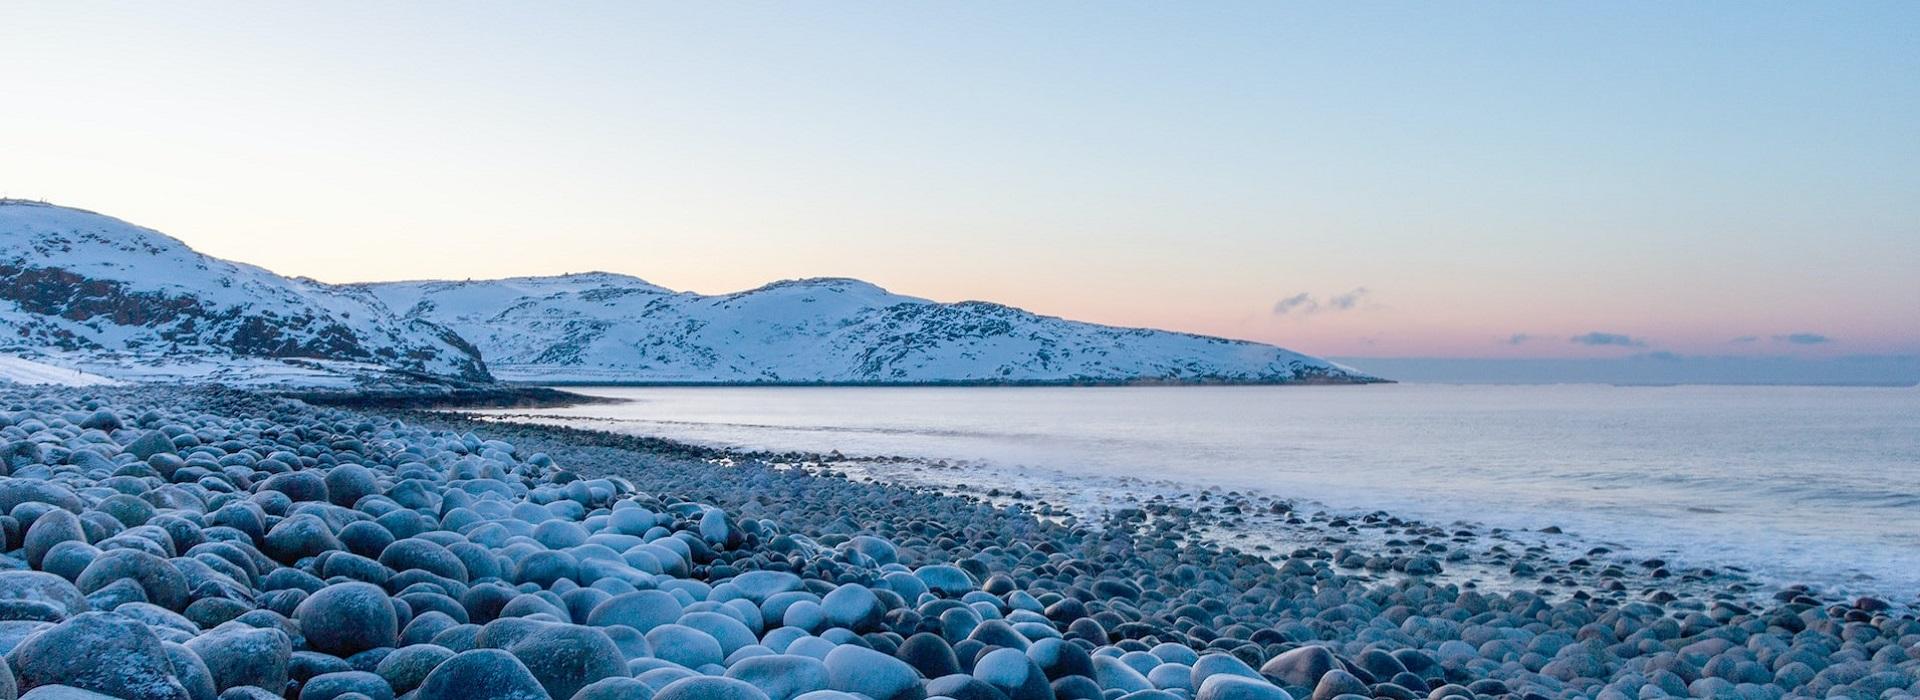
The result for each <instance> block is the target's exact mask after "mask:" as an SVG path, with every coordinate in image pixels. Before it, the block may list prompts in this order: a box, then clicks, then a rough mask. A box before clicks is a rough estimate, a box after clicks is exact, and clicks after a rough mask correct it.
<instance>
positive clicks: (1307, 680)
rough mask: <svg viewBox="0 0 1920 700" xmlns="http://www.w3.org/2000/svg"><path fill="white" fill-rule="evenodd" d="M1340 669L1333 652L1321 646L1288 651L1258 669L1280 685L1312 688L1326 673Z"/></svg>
mask: <svg viewBox="0 0 1920 700" xmlns="http://www.w3.org/2000/svg"><path fill="white" fill-rule="evenodd" d="M1339 667H1340V661H1339V660H1338V659H1335V658H1334V656H1333V652H1330V651H1327V648H1326V647H1323V646H1311V645H1310V646H1304V647H1300V648H1298V649H1291V650H1288V651H1286V652H1284V653H1282V654H1280V655H1279V656H1275V657H1273V659H1272V660H1270V661H1268V662H1267V663H1266V664H1264V665H1262V666H1261V667H1260V673H1262V674H1265V675H1267V676H1270V677H1272V678H1273V679H1274V680H1276V681H1278V682H1279V683H1280V684H1281V685H1289V686H1300V687H1304V688H1312V687H1314V686H1316V685H1318V684H1319V683H1320V677H1321V676H1324V675H1326V673H1327V672H1328V671H1331V670H1333V669H1336V668H1339Z"/></svg>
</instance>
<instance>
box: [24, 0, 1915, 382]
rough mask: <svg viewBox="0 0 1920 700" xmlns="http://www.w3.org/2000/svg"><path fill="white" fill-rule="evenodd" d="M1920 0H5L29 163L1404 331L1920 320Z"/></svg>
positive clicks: (729, 255) (1291, 338)
mask: <svg viewBox="0 0 1920 700" xmlns="http://www.w3.org/2000/svg"><path fill="white" fill-rule="evenodd" d="M1917 35H1920V3H1912V2H1884V3H1877V2H1830V3H1778V2H1695V3H1666V2H1609V3H1510V2H1507V3H1490V2H1465V3H1393V2H1361V3H1314V4H1290V3H1272V2H1252V3H1232V2H1217V3H1164V2H1111V3H996V2H975V3H884V2H883V3H861V2H846V3H832V4H819V3H780V4H774V3H757V2H742V3H722V4H715V3H675V4H666V3H633V2H605V3H601V2H585V1H582V2H569V3H560V4H553V3H466V2H461V3H451V2H447V3H441V2H425V1H422V2H409V3H385V2H353V1H342V2H329V3H294V2H278V1H271V0H269V1H263V2H215V1H213V0H201V1H196V2H188V3H134V2H110V3H103V2H92V1H87V0H82V1H78V2H28V3H5V4H0V67H4V69H5V74H6V79H5V81H4V83H3V84H0V95H4V96H5V97H4V100H3V101H0V196H12V197H22V198H32V199H45V200H48V201H52V202H55V203H58V204H66V205H71V206H77V207H82V208H87V209H92V210H95V211H100V212H102V213H106V214H110V215H114V216H117V217H120V218H123V219H126V220H128V221H132V222H134V223H138V224H141V225H145V226H149V227H153V228H156V229H159V230H161V231H164V232H167V233H169V234H172V235H174V236H177V237H179V238H181V239H183V240H185V241H186V242H187V243H189V244H191V245H193V246H195V247H197V248H199V249H201V250H203V251H205V252H208V253H211V254H215V255H218V256H221V257H226V258H231V259H236V260H241V261H245V262H250V263H254V264H258V265H261V266H264V267H267V268H270V269H273V270H275V271H278V272H281V273H285V274H295V275H305V276H310V277H314V278H318V279H322V280H327V281H333V282H348V281H371V280H393V279H420V278H456V279H459V278H488V277H502V276H511V275H528V274H556V273H564V272H580V271H587V270H608V271H614V272H622V273H628V274H633V275H636V276H639V277H642V278H645V279H647V280H649V281H652V282H654V283H656V284H661V285H664V286H668V287H672V288H676V289H687V290H693V291H698V292H704V293H719V292H728V291H735V290H740V289H746V288H751V287H755V286H759V285H761V284H763V283H766V282H768V281H772V280H776V279H785V278H796V277H815V276H846V277H857V278H861V279H865V280H868V281H871V282H874V283H876V284H880V285H881V286H884V287H887V288H889V289H892V290H894V291H897V292H901V293H905V294H912V295H916V296H922V297H927V298H932V299H936V300H942V301H957V300H963V299H986V300H991V301H997V302H1002V303H1007V304H1012V305H1015V306H1020V307H1023V308H1027V309H1029V310H1033V311H1036V312H1039V313H1044V314H1050V315H1059V316H1065V317H1068V318H1074V319H1079V320H1087V321H1096V322H1102V323H1111V324H1119V325H1128V326H1149V327H1158V328H1169V329H1176V330H1183V331H1191V332H1199V333H1207V334H1213V335H1222V336H1228V337H1235V338H1247V339H1253V340H1260V341H1265V342H1272V343H1276V344H1280V345H1283V346H1286V347H1289V348H1293V349H1296V350H1300V351H1303V352H1309V353H1314V354H1321V355H1329V356H1341V357H1363V358H1364V357H1386V358H1545V359H1577V360H1589V359H1599V360H1606V359H1632V358H1645V357H1677V356H1684V357H1722V358H1724V357H1741V358H1752V357H1786V358H1800V359H1811V360H1818V359H1830V358H1843V357H1854V356H1888V355H1912V354H1920V281H1917V280H1920V275H1916V272H1915V271H1916V270H1917V269H1920V80H1916V79H1915V76H1916V75H1920V45H1917V44H1916V40H1915V38H1914V37H1915V36H1917Z"/></svg>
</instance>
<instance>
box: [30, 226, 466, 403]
mask: <svg viewBox="0 0 1920 700" xmlns="http://www.w3.org/2000/svg"><path fill="white" fill-rule="evenodd" d="M0 335H3V336H4V338H5V341H4V343H5V345H6V346H8V347H11V348H15V349H25V350H34V351H44V352H49V353H55V354H58V355H60V356H63V357H68V358H69V360H73V361H80V360H91V359H94V358H97V357H101V356H114V357H118V358H122V359H125V358H133V359H132V360H130V362H131V363H132V364H135V365H141V364H146V365H152V364H156V363H155V362H150V361H148V360H149V359H150V358H160V357H168V358H174V359H176V360H177V359H178V358H181V357H202V358H208V359H209V360H219V359H226V358H252V359H256V360H285V359H311V360H332V361H342V362H349V363H355V364H358V365H362V366H364V367H366V368H369V369H381V370H387V371H398V372H413V373H419V374H423V375H433V376H440V377H451V378H457V379H461V380H467V381H486V380H488V379H490V376H489V375H488V374H487V371H486V367H485V365H484V364H482V363H481V361H480V356H479V353H478V352H476V351H475V350H474V349H473V348H472V346H470V345H467V344H466V342H465V341H464V340H462V339H461V338H460V337H459V336H457V335H455V334H453V333H451V332H448V331H447V330H446V329H444V328H440V327H438V326H435V325H433V324H432V323H431V322H427V321H423V320H419V319H403V318H401V317H399V316H398V315H396V314H394V313H392V312H391V311H389V310H387V309H386V307H385V306H383V305H382V304H381V302H380V300H379V299H378V298H375V297H374V296H372V295H371V294H367V293H366V292H364V291H362V290H358V289H354V288H349V287H339V286H335V285H329V284H325V283H321V282H317V281H314V280H310V279H304V278H287V277H282V276H280V275H277V274H274V273H273V272H270V271H267V270H265V269H262V268H259V267H255V266H252V265H246V264H242V263H235V262H230V261H226V260H221V259H219V258H214V257H211V256H208V255H204V254H202V253H199V252H197V251H195V250H193V249H192V248H189V247H187V245H186V244H185V243H182V242H180V241H179V240H177V239H174V238H172V237H169V236H167V235H165V234H162V233H160V232H158V231H154V230H152V229H148V228H142V227H139V226H135V225H133V224H129V223H127V222H125V221H121V220H119V219H115V218H112V217H109V216H104V215H101V214H96V213H93V212H89V211H84V210H80V209H72V208H67V207H58V206H53V205H48V204H43V203H39V202H26V201H21V200H0ZM76 358H77V359H76ZM89 371H91V369H90V370H89Z"/></svg>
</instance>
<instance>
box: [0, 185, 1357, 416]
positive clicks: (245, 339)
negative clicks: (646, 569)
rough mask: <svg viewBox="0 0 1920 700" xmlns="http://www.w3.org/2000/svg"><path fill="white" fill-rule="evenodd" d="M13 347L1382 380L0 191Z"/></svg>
mask: <svg viewBox="0 0 1920 700" xmlns="http://www.w3.org/2000/svg"><path fill="white" fill-rule="evenodd" d="M0 352H7V353H12V354H13V355H15V356H16V357H17V358H18V359H20V360H22V361H25V362H31V363H35V365H34V366H32V367H27V368H26V369H31V370H33V372H39V373H42V374H44V371H43V370H42V366H44V367H47V368H53V370H58V371H55V373H54V375H49V376H58V375H61V372H64V371H74V372H84V373H89V374H92V375H100V376H103V377H107V378H112V379H118V380H125V381H183V380H185V381H202V380H205V381H218V382H223V383H230V384H249V385H256V386H259V385H274V386H330V387H337V388H354V387H367V386H370V385H392V384H394V383H396V382H398V383H405V382H412V381H419V380H420V378H437V379H427V381H449V382H485V381H488V380H489V379H490V378H492V377H498V378H501V379H508V380H517V381H527V382H556V383H566V382H574V383H579V382H633V383H685V384H703V383H797V384H804V383H846V384H852V383H882V384H884V383H949V382H950V383H1074V382H1080V383H1124V382H1154V381H1164V382H1242V383H1285V382H1353V381H1368V380H1370V379H1371V378H1370V377H1365V376H1363V375H1359V374H1357V373H1355V372H1353V371H1351V370H1348V369H1346V368H1343V367H1340V366H1338V365H1335V364H1333V363H1330V362H1327V361H1325V360H1321V359H1318V358H1313V357H1308V356H1305V355H1301V354H1298V353H1294V352H1290V351H1287V350H1283V349H1280V348H1277V347H1273V346H1271V345H1262V344H1259V343H1251V342H1245V341H1235V340H1224V339H1220V338H1208V337H1203V336H1197V335H1188V334H1184V333H1170V332H1166V331H1154V330H1143V329H1134V328H1114V327H1111V326H1100V325H1094V324H1088V323H1076V322H1073V321H1067V320H1063V319H1059V318H1053V317H1049V316H1039V315H1036V314H1032V313H1028V312H1026V311H1022V310H1019V309H1015V308H1012V307H1008V306H1002V305H999V304H990V303H986V302H977V301H969V302H961V303H957V304H941V303H935V302H932V301H928V300H926V299H918V298H914V297H909V296H902V295H899V294H894V293H891V292H888V291H886V290H884V289H881V288H879V287H876V286H873V285H871V284H868V283H865V282H861V281H858V280H849V279H810V280H796V281H788V282H776V283H774V284H769V285H767V286H765V287H761V288H759V289H754V290H750V291H745V292H739V293H736V294H723V295H716V296H707V295H700V294H692V293H685V292H674V291H673V290H669V289H666V288H663V287H659V286H655V285H652V284H648V283H646V282H645V281H642V280H640V279H638V278H634V277H628V276H625V275H616V274H610V273H599V272H596V273H587V274H579V275H563V276H559V277H521V278H513V279H504V280H489V281H468V282H389V283H375V284H355V285H329V284H325V283H321V282H317V281H314V280H309V279H304V278H287V277H282V276H280V275H277V274H274V273H272V272H269V271H267V270H264V269H261V268H258V267H254V266H251V265H245V264H240V263H234V262H229V261H226V260H221V259H218V258H213V257H210V256H207V255H203V254H201V253H199V252H196V251H194V250H193V249H191V248H188V247H187V246H186V244H184V243H181V242H180V241H178V240H175V239H173V238H171V237H168V236H166V235H164V234H161V233H159V232H157V231H153V230H151V229H146V228H141V227H139V226H134V225H132V224H129V223H127V222H124V221H121V220H119V219H115V218H112V217H108V216H103V215H100V214H95V213H93V212H89V211H83V210H79V209H71V208H66V207H58V206H51V205H47V204H43V203H38V202H24V201H18V200H0ZM483 360H484V362H483ZM23 367H25V366H24V365H23ZM26 369H23V370H22V372H26ZM489 369H491V370H492V372H491V375H490V374H489ZM22 376H26V375H25V374H23V375H22ZM34 376H39V375H38V374H36V375H34ZM75 376H78V375H77V374H76V375H75Z"/></svg>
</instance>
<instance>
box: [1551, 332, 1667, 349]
mask: <svg viewBox="0 0 1920 700" xmlns="http://www.w3.org/2000/svg"><path fill="white" fill-rule="evenodd" d="M1567 340H1570V341H1572V342H1573V343H1574V344H1576V345H1588V346H1594V347H1619V348H1644V347H1646V346H1647V341H1645V340H1642V339H1640V338H1635V337H1633V336H1630V335H1626V334H1622V333H1602V332H1600V331H1594V332H1592V333H1582V334H1580V335H1576V336H1574V337H1572V338H1568V339H1567Z"/></svg>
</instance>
